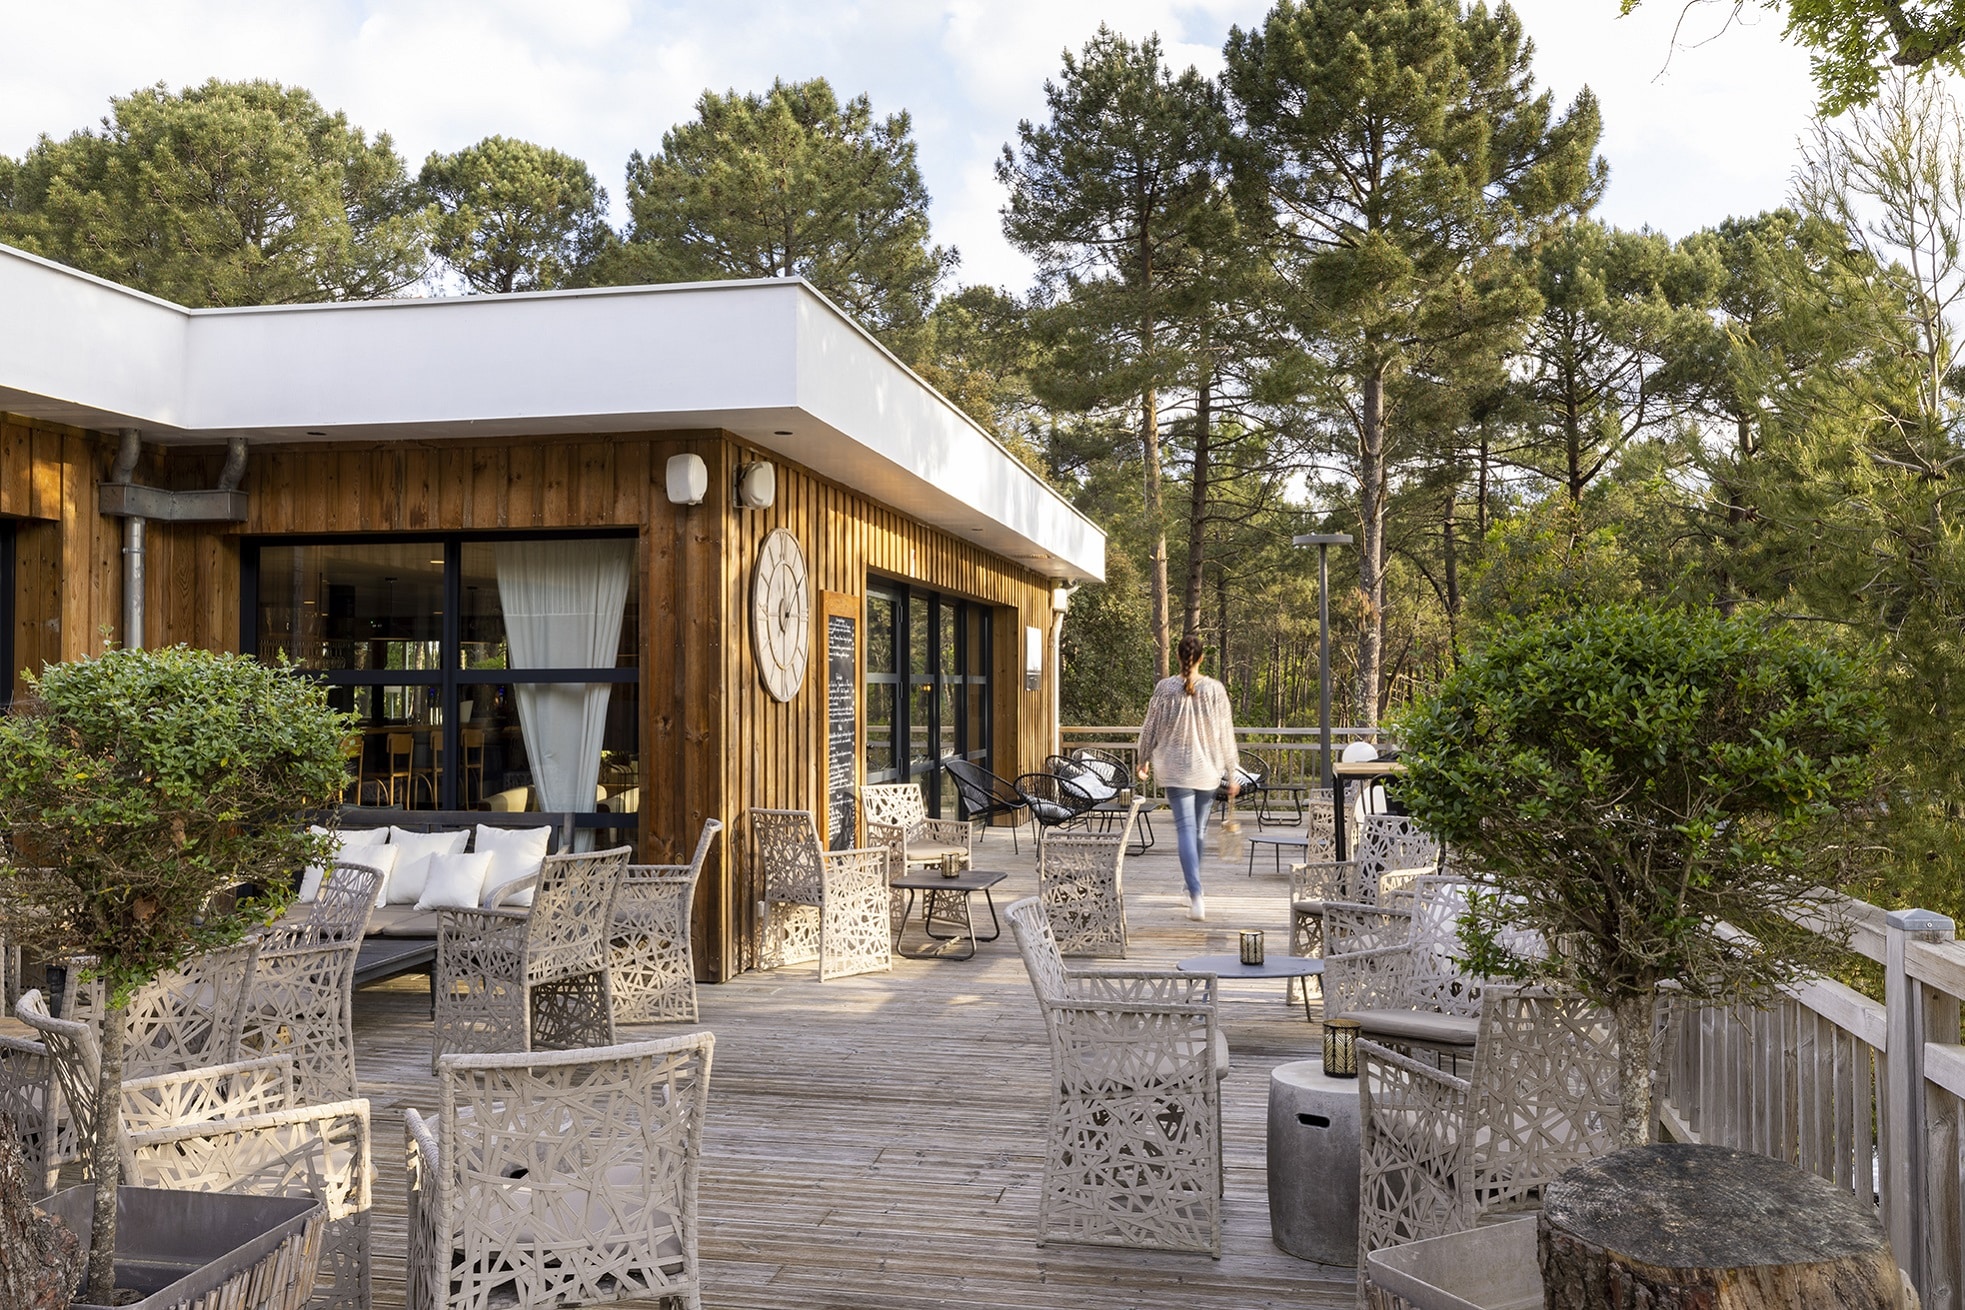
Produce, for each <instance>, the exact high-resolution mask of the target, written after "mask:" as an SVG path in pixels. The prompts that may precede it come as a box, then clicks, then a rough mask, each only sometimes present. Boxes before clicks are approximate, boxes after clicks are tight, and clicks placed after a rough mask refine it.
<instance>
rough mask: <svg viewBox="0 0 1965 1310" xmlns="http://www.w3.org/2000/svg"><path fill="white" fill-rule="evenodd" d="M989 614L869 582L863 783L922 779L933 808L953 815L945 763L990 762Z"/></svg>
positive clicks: (942, 598)
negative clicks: (955, 759)
mask: <svg viewBox="0 0 1965 1310" xmlns="http://www.w3.org/2000/svg"><path fill="white" fill-rule="evenodd" d="M989 617H990V616H989V611H988V610H987V609H986V608H984V607H983V606H981V605H975V604H971V603H968V602H966V601H960V600H956V599H954V598H953V597H948V596H937V595H934V594H932V593H929V592H920V591H908V590H905V589H903V588H901V587H899V586H895V585H883V584H878V583H876V584H874V585H873V586H871V587H869V588H868V589H867V652H866V670H867V672H866V678H867V688H866V715H867V722H866V761H865V766H866V767H865V773H866V779H867V781H868V782H918V783H920V784H921V787H922V790H923V791H924V792H925V793H926V794H927V797H928V808H929V810H930V811H931V812H933V813H937V814H944V815H950V814H953V813H954V812H955V807H956V796H955V789H954V788H953V787H946V786H944V785H943V782H944V775H943V774H942V771H941V762H942V761H943V760H945V759H948V758H950V757H951V756H959V757H960V758H963V759H967V760H973V761H975V762H976V763H977V764H979V765H981V766H982V767H983V768H985V769H987V768H989V767H990V715H989V704H990V698H989V640H990V631H989V628H990V624H989Z"/></svg>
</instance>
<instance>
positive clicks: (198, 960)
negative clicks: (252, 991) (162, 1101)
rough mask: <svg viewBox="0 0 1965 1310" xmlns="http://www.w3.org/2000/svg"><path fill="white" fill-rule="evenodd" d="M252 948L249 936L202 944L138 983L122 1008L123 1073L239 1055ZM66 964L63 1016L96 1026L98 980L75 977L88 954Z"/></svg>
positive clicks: (100, 1004) (84, 967) (84, 966)
mask: <svg viewBox="0 0 1965 1310" xmlns="http://www.w3.org/2000/svg"><path fill="white" fill-rule="evenodd" d="M258 953H259V943H258V942H257V941H255V940H247V941H246V942H243V943H241V944H240V945H237V946H228V947H225V948H223V949H221V950H216V951H205V952H203V953H202V954H199V955H194V956H192V957H191V958H190V959H189V960H186V961H185V962H184V963H183V964H182V965H181V966H179V967H178V968H175V969H168V970H166V971H165V972H163V973H161V974H159V975H158V976H157V977H156V978H155V979H153V980H152V981H150V982H148V983H145V984H144V985H143V986H142V987H139V988H137V989H136V991H135V993H133V994H132V995H131V997H130V1003H129V1005H128V1006H127V1007H126V1008H125V1012H124V1019H123V1076H124V1077H126V1078H131V1077H139V1078H140V1077H143V1076H145V1075H148V1074H159V1073H175V1072H177V1071H178V1070H181V1069H198V1068H203V1067H206V1066H209V1065H214V1064H229V1063H230V1062H232V1061H234V1060H236V1059H238V1058H239V1049H240V1036H241V1033H242V1031H243V1023H244V1019H245V1007H246V983H247V980H248V979H250V978H251V977H252V971H253V963H254V960H255V959H256V957H257V956H258ZM66 963H67V965H68V1002H67V1004H66V1005H65V1006H64V1007H63V1011H62V1013H63V1017H65V1018H69V1019H77V1020H81V1021H83V1022H86V1023H89V1024H93V1025H97V1026H100V1025H101V1023H102V1015H103V993H102V983H101V982H100V981H99V980H96V979H93V978H91V979H88V980H86V981H84V980H82V979H81V978H80V977H79V975H81V974H82V973H84V972H86V971H87V969H88V967H89V966H90V965H91V964H93V963H94V958H93V957H86V956H85V957H76V958H74V959H71V960H68V961H67V962H66Z"/></svg>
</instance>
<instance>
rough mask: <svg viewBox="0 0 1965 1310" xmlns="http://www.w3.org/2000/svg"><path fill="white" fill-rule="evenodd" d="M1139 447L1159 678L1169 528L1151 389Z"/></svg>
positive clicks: (1143, 398)
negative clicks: (1162, 501) (1142, 460)
mask: <svg viewBox="0 0 1965 1310" xmlns="http://www.w3.org/2000/svg"><path fill="white" fill-rule="evenodd" d="M1139 408H1140V414H1141V418H1140V430H1139V439H1140V446H1141V448H1142V449H1144V451H1145V452H1146V531H1147V534H1148V536H1149V537H1150V539H1151V541H1152V549H1153V567H1152V579H1153V661H1154V668H1155V669H1157V670H1158V674H1157V676H1159V677H1162V678H1164V677H1166V676H1167V674H1168V672H1169V671H1170V668H1171V665H1170V664H1169V655H1170V654H1171V651H1170V649H1169V645H1170V643H1169V642H1168V639H1167V608H1168V601H1169V599H1170V598H1169V595H1168V587H1167V525H1166V520H1165V517H1164V515H1163V514H1162V511H1161V504H1160V405H1159V395H1158V393H1157V392H1156V391H1154V389H1153V388H1151V387H1148V388H1147V389H1146V390H1145V391H1144V392H1142V393H1141V394H1140V398H1139Z"/></svg>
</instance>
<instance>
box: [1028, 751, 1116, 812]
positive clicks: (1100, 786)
mask: <svg viewBox="0 0 1965 1310" xmlns="http://www.w3.org/2000/svg"><path fill="white" fill-rule="evenodd" d="M1044 772H1046V773H1049V774H1052V775H1054V776H1056V777H1059V778H1063V779H1064V780H1065V781H1066V782H1068V783H1070V784H1071V785H1072V786H1074V787H1076V788H1078V790H1079V791H1082V792H1084V793H1085V794H1086V795H1087V796H1090V797H1091V798H1092V803H1093V804H1094V805H1103V804H1104V803H1105V802H1107V801H1109V800H1115V799H1117V798H1118V795H1119V793H1120V792H1121V791H1122V790H1124V789H1125V787H1126V780H1125V779H1124V778H1111V777H1108V776H1107V774H1106V771H1105V770H1104V769H1101V768H1096V767H1094V766H1093V765H1091V764H1089V763H1087V762H1086V761H1084V760H1075V759H1072V758H1071V757H1070V756H1069V755H1051V756H1047V757H1045V760H1044Z"/></svg>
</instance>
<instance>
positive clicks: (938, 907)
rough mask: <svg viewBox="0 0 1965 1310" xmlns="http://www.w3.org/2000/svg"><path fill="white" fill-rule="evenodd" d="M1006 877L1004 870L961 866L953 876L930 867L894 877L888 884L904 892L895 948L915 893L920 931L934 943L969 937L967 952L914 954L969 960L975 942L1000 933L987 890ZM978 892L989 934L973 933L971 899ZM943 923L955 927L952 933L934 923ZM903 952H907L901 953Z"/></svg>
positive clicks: (994, 906)
mask: <svg viewBox="0 0 1965 1310" xmlns="http://www.w3.org/2000/svg"><path fill="white" fill-rule="evenodd" d="M1007 877H1009V875H1008V874H1006V873H993V872H987V871H985V870H982V869H964V870H963V871H962V872H961V873H959V874H956V875H955V876H954V877H952V878H951V877H948V876H947V875H945V874H941V873H937V872H935V871H934V870H932V869H930V870H927V871H923V872H910V873H906V874H903V875H902V876H900V877H898V878H895V879H893V880H892V881H891V882H890V883H889V884H888V887H889V888H890V889H891V890H898V891H902V892H905V893H906V894H907V900H906V902H905V903H904V904H903V905H902V906H901V915H900V918H899V919H898V920H897V921H896V926H895V928H894V949H895V950H896V951H900V946H901V934H902V933H904V932H905V931H906V930H907V921H908V916H909V915H910V914H911V913H913V910H914V900H915V895H916V893H919V894H920V897H921V931H922V932H923V933H925V934H926V935H927V936H928V937H929V938H930V939H931V940H933V941H935V942H937V943H943V944H946V943H949V942H957V941H960V940H962V938H963V937H964V936H965V935H966V936H967V937H968V939H969V953H968V954H967V955H950V954H947V953H946V952H944V951H941V950H935V949H927V950H922V951H918V952H916V953H915V957H914V958H916V959H921V958H926V957H929V956H933V957H934V958H936V959H947V960H969V959H974V958H975V954H976V947H977V944H978V943H980V942H993V941H995V940H996V939H997V938H998V937H1001V936H1002V935H1003V925H1002V924H1001V923H999V922H998V921H997V918H996V899H995V897H993V896H991V895H990V889H991V888H992V887H994V886H996V884H998V883H1000V882H1002V881H1003V880H1004V879H1005V878H1007ZM977 892H981V893H982V894H983V903H984V904H985V905H986V906H987V907H988V909H989V936H987V937H978V936H977V935H976V916H975V906H974V905H973V904H972V903H971V901H970V898H971V897H972V896H973V895H974V894H975V893H977ZM937 923H939V924H943V925H944V926H946V927H950V928H953V929H955V931H954V932H952V933H938V932H936V931H935V925H936V924H937ZM901 953H902V954H906V952H901Z"/></svg>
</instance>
